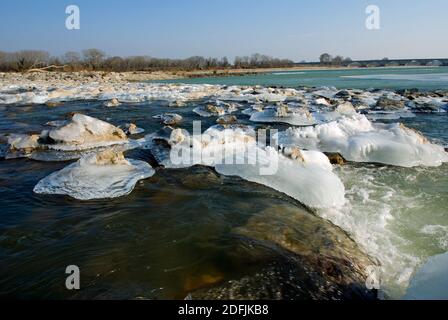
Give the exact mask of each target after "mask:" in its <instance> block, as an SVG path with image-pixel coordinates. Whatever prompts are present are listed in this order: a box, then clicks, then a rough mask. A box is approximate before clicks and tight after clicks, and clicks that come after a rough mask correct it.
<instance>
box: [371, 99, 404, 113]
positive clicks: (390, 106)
mask: <svg viewBox="0 0 448 320" xmlns="http://www.w3.org/2000/svg"><path fill="white" fill-rule="evenodd" d="M404 106H405V102H404V101H403V100H394V99H389V98H387V97H381V98H379V99H378V101H377V103H376V109H380V110H386V111H390V110H400V109H403V108H404Z"/></svg>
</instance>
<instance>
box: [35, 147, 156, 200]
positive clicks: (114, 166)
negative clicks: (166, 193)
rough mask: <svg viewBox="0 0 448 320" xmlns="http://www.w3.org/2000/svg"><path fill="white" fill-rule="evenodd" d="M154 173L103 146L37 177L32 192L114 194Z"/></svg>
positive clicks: (86, 196) (84, 196)
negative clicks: (57, 169)
mask: <svg viewBox="0 0 448 320" xmlns="http://www.w3.org/2000/svg"><path fill="white" fill-rule="evenodd" d="M153 174H154V169H152V168H151V166H150V165H149V164H147V163H146V162H143V161H138V160H132V159H125V158H124V157H123V154H122V153H117V152H113V151H111V150H106V151H103V152H100V153H97V154H93V155H89V156H86V157H84V158H81V159H80V160H78V161H77V162H75V163H73V164H71V165H69V166H67V167H65V168H63V169H62V170H60V171H57V172H54V173H52V174H50V175H49V176H47V177H45V178H43V179H42V180H40V181H39V182H38V183H37V185H36V186H35V187H34V192H36V193H40V194H62V195H68V196H70V197H72V198H75V199H79V200H89V199H103V198H116V197H120V196H124V195H127V194H129V193H130V192H131V191H132V190H133V189H134V186H135V184H136V183H137V181H138V180H141V179H146V178H148V177H150V176H152V175H153Z"/></svg>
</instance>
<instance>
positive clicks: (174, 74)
mask: <svg viewBox="0 0 448 320" xmlns="http://www.w3.org/2000/svg"><path fill="white" fill-rule="evenodd" d="M394 68H397V69H409V68H423V67H407V66H401V67H394ZM425 68H427V67H425ZM372 69H378V70H382V69H388V68H386V67H376V68H348V67H334V66H333V67H331V66H330V67H329V66H311V67H304V66H300V67H291V68H258V69H226V70H194V71H153V72H149V71H135V72H106V71H79V72H61V71H51V72H48V71H44V72H23V73H20V72H2V73H0V82H2V85H7V84H8V83H19V82H20V83H21V84H23V83H24V82H30V83H31V82H36V81H37V82H40V81H44V82H49V83H51V82H57V83H58V84H59V83H60V81H62V82H64V83H67V84H75V83H76V84H86V83H90V82H98V83H127V82H145V81H157V80H161V81H164V80H181V79H195V78H209V77H235V76H249V75H261V74H269V73H288V72H302V71H303V72H305V71H331V70H340V71H343V70H372Z"/></svg>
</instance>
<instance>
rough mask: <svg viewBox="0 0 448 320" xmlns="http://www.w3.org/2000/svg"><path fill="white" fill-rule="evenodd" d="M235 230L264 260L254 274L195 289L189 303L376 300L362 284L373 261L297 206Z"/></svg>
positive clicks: (276, 209) (269, 211) (274, 209)
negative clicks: (275, 300) (196, 300)
mask: <svg viewBox="0 0 448 320" xmlns="http://www.w3.org/2000/svg"><path fill="white" fill-rule="evenodd" d="M234 232H235V234H237V235H239V236H241V237H242V238H241V240H240V241H242V242H244V244H242V245H241V247H242V248H251V249H250V250H251V251H250V252H251V253H252V252H265V254H264V255H265V258H264V259H265V260H266V259H267V260H268V262H267V263H266V262H262V261H260V262H258V263H256V262H254V265H256V266H257V268H256V270H254V271H252V272H246V274H243V275H241V276H240V277H234V278H233V279H234V280H230V281H229V280H227V281H225V282H224V281H222V282H221V283H219V284H215V285H212V286H210V287H208V288H202V289H200V290H197V291H193V292H191V297H192V299H268V300H272V299H297V300H299V299H324V300H344V299H376V298H377V295H376V292H375V291H371V290H368V289H367V288H366V286H365V281H366V279H367V271H366V268H367V267H368V266H375V265H377V263H376V262H374V261H373V260H372V259H371V258H369V257H368V256H367V255H365V254H364V253H362V251H361V250H360V249H359V248H358V246H357V245H356V243H355V242H354V241H353V240H351V239H350V238H349V237H348V236H347V235H346V234H345V233H344V232H343V231H342V230H341V229H339V228H338V227H336V226H334V225H333V224H331V223H329V222H327V221H325V220H323V219H321V218H319V217H317V216H315V215H313V214H311V213H310V212H308V211H306V210H305V209H304V208H300V206H299V205H298V206H297V207H295V206H288V205H284V204H279V205H272V206H271V207H268V208H266V209H265V210H263V211H262V212H260V214H258V215H255V216H253V217H252V218H250V219H249V220H248V222H247V224H246V225H245V226H243V227H238V228H236V229H235V230H234ZM235 255H237V256H239V255H240V254H238V253H235ZM266 256H267V258H266Z"/></svg>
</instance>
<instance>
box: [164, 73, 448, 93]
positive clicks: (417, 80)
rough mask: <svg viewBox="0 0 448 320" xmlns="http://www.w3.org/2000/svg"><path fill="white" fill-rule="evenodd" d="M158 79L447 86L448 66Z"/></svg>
mask: <svg viewBox="0 0 448 320" xmlns="http://www.w3.org/2000/svg"><path fill="white" fill-rule="evenodd" d="M157 82H168V83H188V84H223V85H262V86H273V85H275V86H284V87H297V86H307V87H320V86H334V87H336V88H341V89H344V88H355V89H368V88H376V89H386V88H389V89H406V88H418V89H420V90H436V89H448V67H419V68H370V69H349V70H312V71H294V72H274V73H266V74H258V75H248V76H235V77H209V78H193V79H177V80H166V81H157Z"/></svg>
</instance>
